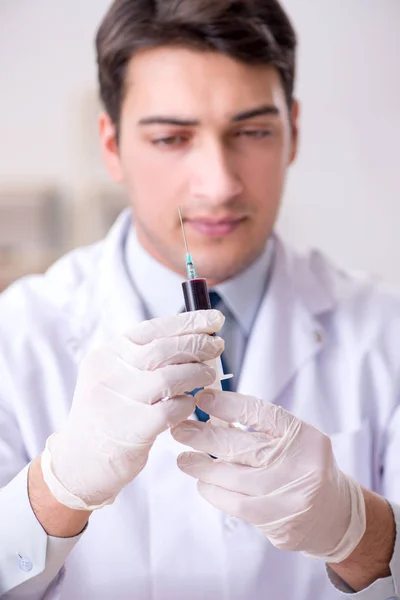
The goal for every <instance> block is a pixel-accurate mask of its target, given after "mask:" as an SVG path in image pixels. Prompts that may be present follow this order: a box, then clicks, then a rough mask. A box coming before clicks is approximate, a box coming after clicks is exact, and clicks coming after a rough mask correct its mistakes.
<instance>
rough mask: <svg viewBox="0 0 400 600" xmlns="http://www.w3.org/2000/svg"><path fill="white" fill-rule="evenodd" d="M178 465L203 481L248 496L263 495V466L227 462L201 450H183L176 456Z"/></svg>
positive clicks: (265, 478) (268, 479) (264, 474)
mask: <svg viewBox="0 0 400 600" xmlns="http://www.w3.org/2000/svg"><path fill="white" fill-rule="evenodd" d="M178 467H179V468H180V469H181V470H182V471H183V472H184V473H186V474H187V475H190V476H191V477H194V478H195V479H199V480H200V481H203V482H204V483H209V484H212V485H217V486H219V487H223V488H225V489H227V490H231V491H232V492H239V493H241V494H247V495H249V496H260V495H263V494H264V493H265V492H264V489H265V484H264V480H267V481H268V482H269V484H270V485H271V484H272V485H273V481H271V478H269V477H268V476H267V477H266V473H265V472H266V469H265V467H260V468H256V467H248V466H247V465H240V464H237V463H228V462H225V461H221V460H220V459H217V460H214V459H212V458H211V457H210V456H208V454H203V453H202V452H184V453H182V454H181V455H180V456H178Z"/></svg>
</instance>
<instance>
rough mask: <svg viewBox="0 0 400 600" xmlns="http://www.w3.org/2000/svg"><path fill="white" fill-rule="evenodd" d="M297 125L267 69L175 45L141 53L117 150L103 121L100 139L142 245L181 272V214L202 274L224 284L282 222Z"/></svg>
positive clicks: (129, 86) (130, 74)
mask: <svg viewBox="0 0 400 600" xmlns="http://www.w3.org/2000/svg"><path fill="white" fill-rule="evenodd" d="M296 121H297V105H294V108H293V111H292V115H290V114H289V112H288V107H287V103H286V100H285V95H284V91H283V88H282V85H281V81H280V78H279V75H278V72H277V71H276V70H275V69H273V68H271V67H268V66H249V65H245V64H242V63H240V62H237V61H235V60H232V59H230V58H228V57H226V56H223V55H221V54H218V53H214V52H200V51H195V50H189V49H184V48H175V47H162V48H156V49H149V50H144V51H141V52H140V53H138V54H137V55H135V56H134V58H133V59H132V60H131V62H130V65H129V68H128V77H127V88H126V95H125V99H124V102H123V106H122V112H121V121H120V139H119V143H118V145H117V143H116V140H115V130H114V127H113V125H112V123H111V122H110V119H109V118H108V116H107V115H102V116H101V119H100V132H101V141H102V148H103V156H104V159H105V162H106V164H107V167H108V170H109V172H110V174H111V176H112V177H113V179H115V180H116V181H120V182H123V183H124V184H125V185H126V187H127V189H128V193H129V197H130V200H131V203H132V206H133V210H134V218H135V226H136V231H137V235H138V238H139V241H140V242H141V244H142V245H143V247H144V248H145V249H146V250H147V251H148V252H149V253H150V254H151V255H152V256H153V257H154V258H156V259H157V260H158V261H159V262H161V263H163V264H164V265H166V266H168V267H169V268H171V269H173V270H174V271H177V272H180V273H184V258H185V251H184V245H183V237H182V233H181V228H180V221H179V215H178V206H180V207H181V210H182V214H183V219H184V224H185V230H186V236H187V240H188V244H189V249H190V252H191V254H192V256H193V259H194V262H195V265H196V269H197V272H198V274H199V276H201V277H206V278H207V279H208V280H209V282H210V284H212V283H218V282H221V281H223V280H225V279H229V278H231V277H233V276H234V275H235V274H237V273H239V272H240V271H241V270H243V269H244V268H246V267H247V266H248V265H250V264H251V263H252V262H253V261H254V260H255V259H256V258H257V256H258V255H259V254H260V253H261V252H262V250H263V248H264V246H265V243H266V240H267V238H268V237H269V235H270V234H271V231H272V229H273V226H274V223H275V220H276V217H277V212H278V208H279V204H280V199H281V196H282V191H283V185H284V179H285V173H286V168H287V167H288V165H289V164H290V163H291V161H292V160H293V158H294V155H295V151H296V138H297V133H296V132H297V127H296Z"/></svg>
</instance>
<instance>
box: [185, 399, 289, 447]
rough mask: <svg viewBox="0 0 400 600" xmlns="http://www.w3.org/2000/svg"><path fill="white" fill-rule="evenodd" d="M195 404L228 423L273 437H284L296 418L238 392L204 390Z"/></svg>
mask: <svg viewBox="0 0 400 600" xmlns="http://www.w3.org/2000/svg"><path fill="white" fill-rule="evenodd" d="M196 400H197V405H198V406H199V407H200V408H201V409H202V410H204V411H205V412H207V413H208V414H209V415H212V416H214V417H217V418H218V419H222V420H223V421H226V422H227V423H236V422H239V423H241V424H242V425H247V426H249V427H252V428H253V429H256V430H257V431H262V432H264V433H268V435H270V436H273V437H282V436H284V435H285V433H286V432H287V430H288V429H289V428H290V427H291V425H292V422H293V420H295V418H296V417H294V415H292V414H291V413H289V412H287V411H286V410H285V409H284V408H282V407H281V406H277V405H276V404H271V403H270V402H264V401H262V400H260V399H259V398H254V397H253V396H245V395H244V394H238V393H236V392H222V391H220V390H214V389H208V390H202V391H201V392H198V394H197V395H196Z"/></svg>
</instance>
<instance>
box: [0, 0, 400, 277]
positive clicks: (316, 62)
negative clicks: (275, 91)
mask: <svg viewBox="0 0 400 600" xmlns="http://www.w3.org/2000/svg"><path fill="white" fill-rule="evenodd" d="M109 3H110V1H109V0H84V2H82V1H81V0H57V2H54V0H35V1H34V2H32V0H1V1H0V288H1V287H4V286H5V285H7V284H8V283H9V282H10V281H11V280H12V279H14V278H15V277H18V276H20V275H22V274H24V273H26V272H29V271H32V270H33V271H37V270H43V269H44V268H45V267H46V265H47V264H49V263H50V262H51V261H52V260H54V258H55V257H56V256H58V255H59V254H61V253H62V252H64V251H65V250H67V249H69V248H71V247H73V246H76V245H78V244H82V243H89V242H91V241H93V240H95V239H98V238H99V237H101V236H102V235H103V234H104V232H105V231H106V230H107V228H108V227H109V225H110V224H111V222H112V221H113V219H114V218H115V216H116V214H117V213H118V211H119V210H120V208H121V207H122V206H123V205H124V203H125V198H124V195H123V192H122V191H121V190H119V189H118V188H116V187H114V186H113V185H111V184H110V183H109V182H108V178H107V175H106V173H105V171H104V169H103V167H102V165H101V161H100V158H99V152H98V147H97V129H96V116H97V112H98V101H97V90H96V71H95V56H94V49H93V39H94V35H95V30H96V27H97V25H98V23H99V21H100V19H101V17H102V15H103V14H104V12H105V10H106V9H107V7H108V5H109ZM283 5H284V6H285V7H286V8H287V10H288V12H289V14H290V15H291V16H292V18H293V21H294V24H295V26H296V28H297V31H298V34H299V40H300V47H299V58H298V81H297V96H298V97H299V98H300V100H301V103H302V117H301V127H302V129H301V147H300V155H299V158H298V160H297V163H296V165H295V166H294V167H293V168H292V169H291V172H290V176H289V180H288V185H287V189H286V195H285V201H284V205H283V209H282V213H281V217H280V222H279V229H280V231H281V232H282V233H283V235H284V236H285V237H286V238H287V239H288V240H289V241H291V242H292V243H293V244H294V245H295V246H297V247H298V248H304V247H307V246H318V247H320V248H321V249H323V250H324V251H325V252H326V253H328V254H329V255H330V256H331V257H332V258H333V259H334V260H335V261H337V262H338V263H339V264H341V265H342V266H344V267H346V268H349V269H354V270H367V271H371V272H373V273H374V274H376V275H379V276H382V277H383V278H385V279H387V280H389V281H391V282H395V283H400V235H399V233H398V232H399V229H400V202H399V199H398V181H399V176H400V167H399V157H400V152H399V147H398V146H399V140H400V67H399V57H400V0H283Z"/></svg>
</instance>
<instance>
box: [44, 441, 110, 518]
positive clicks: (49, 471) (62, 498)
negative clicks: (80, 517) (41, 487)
mask: <svg viewBox="0 0 400 600" xmlns="http://www.w3.org/2000/svg"><path fill="white" fill-rule="evenodd" d="M56 435H58V434H57V433H53V434H52V435H51V436H50V437H49V438H48V439H47V441H46V446H45V449H44V450H43V453H42V455H41V468H42V473H43V479H44V481H45V483H46V485H47V487H48V488H49V490H50V492H51V493H52V494H53V496H54V497H55V499H56V500H57V501H58V502H60V504H63V505H64V506H67V507H68V508H71V509H73V510H86V511H93V510H97V509H99V508H103V506H106V505H107V504H112V503H113V502H114V500H115V496H113V497H111V498H109V499H107V500H105V501H104V502H102V503H101V504H87V503H86V502H85V501H84V500H82V499H81V498H79V497H78V496H75V495H74V494H72V493H71V492H69V491H68V490H67V489H66V488H65V487H64V485H63V484H62V483H61V481H60V480H59V479H58V478H57V477H56V475H55V474H54V472H53V468H52V456H51V452H50V443H51V440H52V438H53V437H55V436H56Z"/></svg>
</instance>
